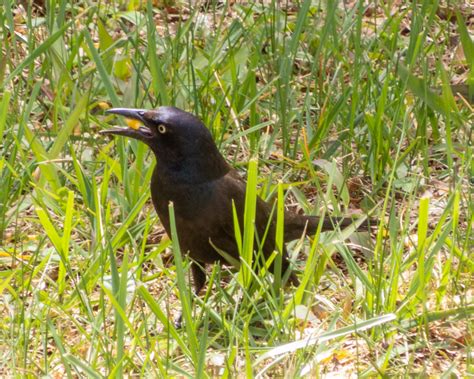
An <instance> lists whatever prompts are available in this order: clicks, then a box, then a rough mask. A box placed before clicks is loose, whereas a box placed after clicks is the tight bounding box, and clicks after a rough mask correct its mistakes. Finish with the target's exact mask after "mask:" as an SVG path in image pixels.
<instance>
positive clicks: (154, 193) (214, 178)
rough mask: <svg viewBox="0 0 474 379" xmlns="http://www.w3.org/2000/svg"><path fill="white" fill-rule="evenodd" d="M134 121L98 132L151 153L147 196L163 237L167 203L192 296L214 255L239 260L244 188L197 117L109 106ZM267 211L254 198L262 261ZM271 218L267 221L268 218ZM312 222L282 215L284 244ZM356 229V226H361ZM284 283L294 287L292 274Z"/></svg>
mask: <svg viewBox="0 0 474 379" xmlns="http://www.w3.org/2000/svg"><path fill="white" fill-rule="evenodd" d="M107 112H108V113H113V114H117V115H121V116H124V117H126V118H129V119H133V120H138V121H140V123H141V124H143V126H140V127H138V128H137V129H134V128H131V127H128V128H121V127H114V128H113V129H108V130H103V131H101V133H103V134H115V135H119V136H126V137H130V138H134V139H137V140H140V141H142V142H144V143H145V144H147V145H148V146H149V147H150V149H151V150H152V151H153V153H154V154H155V157H156V159H157V164H156V166H155V169H154V172H153V176H152V179H151V197H152V200H153V205H154V206H155V209H156V212H157V213H158V216H159V218H160V220H161V222H162V223H163V225H164V227H165V229H166V232H167V233H168V235H170V219H169V213H168V204H169V202H170V201H172V202H173V203H174V210H175V219H176V229H177V231H178V236H179V243H180V247H181V248H182V249H183V251H184V252H187V253H188V254H189V256H190V257H191V258H192V262H191V269H192V274H193V279H194V288H195V292H196V293H199V292H200V290H201V289H202V287H203V286H204V284H205V281H206V274H205V271H204V270H203V268H204V267H205V265H206V264H208V263H214V262H216V261H222V260H223V258H222V256H221V254H219V253H218V252H217V251H216V249H215V248H214V247H213V246H215V247H217V248H218V249H219V250H223V251H224V252H226V253H227V254H229V255H231V256H232V257H234V258H236V259H237V260H238V259H239V252H238V248H237V244H236V241H235V233H234V219H233V211H232V202H234V204H235V209H236V210H237V213H238V218H239V224H240V228H241V230H242V227H243V213H244V208H245V191H246V182H245V181H244V180H243V179H242V178H241V177H240V175H239V174H238V173H237V171H236V170H235V169H233V168H232V167H231V166H230V165H229V164H228V163H227V162H226V160H225V159H224V158H223V156H222V155H221V154H220V152H219V150H218V149H217V146H216V145H215V143H214V141H213V139H212V136H211V133H210V132H209V130H208V129H207V128H206V127H205V126H204V124H203V123H202V122H201V120H199V119H198V118H197V117H195V116H194V115H192V114H191V113H188V112H185V111H183V110H181V109H178V108H174V107H160V108H159V109H157V110H145V109H127V108H114V109H110V110H108V111H107ZM272 208H273V207H272V205H271V204H269V203H267V202H265V201H263V200H262V199H260V198H257V211H256V215H255V227H256V234H257V236H260V237H262V236H263V235H264V233H265V231H266V230H267V226H268V231H267V235H266V238H265V240H264V242H263V248H262V251H263V255H264V256H265V258H267V257H269V256H270V255H271V254H272V252H273V251H274V250H275V228H276V218H275V217H274V216H273V215H274V214H275V213H276V212H272ZM270 217H271V218H272V220H270V221H269V218H270ZM352 223H353V220H352V219H349V218H342V219H341V218H339V219H338V218H334V219H333V218H331V219H330V218H327V219H325V220H323V224H322V230H332V229H334V228H335V225H338V226H339V227H341V228H343V227H346V226H348V225H351V224H352ZM318 224H319V217H316V216H304V215H299V214H296V213H293V212H289V211H286V212H285V221H284V240H285V242H287V241H290V240H294V239H296V238H299V237H301V235H302V234H303V233H306V234H309V235H312V234H314V233H315V232H316V230H317V227H318ZM366 227H367V223H365V222H364V223H363V224H362V225H361V226H359V228H366ZM281 253H282V273H284V272H285V271H286V270H287V269H288V267H289V261H288V255H287V252H286V249H285V248H284V249H283V251H282V252H281ZM289 280H290V281H291V282H292V283H294V284H297V283H298V280H297V277H296V275H295V274H294V273H292V274H290V277H289Z"/></svg>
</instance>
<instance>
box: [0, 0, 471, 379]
mask: <svg viewBox="0 0 474 379" xmlns="http://www.w3.org/2000/svg"><path fill="white" fill-rule="evenodd" d="M25 3H29V2H25ZM38 3H39V2H38ZM402 3H403V4H400V5H398V8H396V5H394V4H392V3H391V2H388V3H386V4H385V3H384V4H380V5H379V4H377V3H373V2H363V1H358V2H356V3H355V4H353V5H351V6H349V5H347V4H346V3H343V2H338V1H334V0H330V1H326V2H318V1H316V2H314V1H309V0H306V1H301V2H298V3H295V4H293V3H285V4H283V3H280V2H277V1H272V2H270V3H268V4H266V5H262V4H252V3H249V4H240V3H238V2H235V3H228V2H225V3H218V2H202V3H196V4H194V5H190V4H187V3H181V2H164V3H160V4H158V5H157V4H155V2H151V1H147V2H144V3H140V4H139V3H138V2H124V1H115V2H113V3H108V2H99V3H90V2H85V1H76V2H66V1H62V0H58V1H53V2H45V5H44V6H40V7H36V6H33V5H31V4H27V5H26V7H24V6H20V5H18V4H17V2H13V1H9V0H4V2H3V8H2V11H1V12H0V33H1V37H0V39H1V40H2V44H1V50H0V54H1V55H0V83H1V87H0V88H1V92H0V136H1V137H2V142H1V144H0V267H1V270H0V294H1V297H0V299H1V303H2V307H1V308H0V309H1V323H0V326H1V328H0V341H1V342H2V343H1V344H0V346H1V347H0V349H1V351H2V352H3V354H2V358H0V367H1V369H0V372H2V373H3V374H5V375H7V376H11V375H21V376H23V375H24V376H36V375H38V374H39V375H64V376H67V377H73V376H77V375H81V376H82V375H84V376H90V377H103V376H114V377H115V376H130V375H137V376H158V377H165V376H183V377H184V376H186V377H206V376H217V375H219V376H223V377H233V376H239V375H240V376H259V377H263V376H279V375H287V376H291V377H294V376H305V375H323V374H325V373H329V374H331V373H334V372H337V371H339V372H342V373H345V374H350V373H352V374H354V373H356V374H358V375H362V376H373V375H381V376H385V375H396V376H398V375H405V374H418V373H424V372H427V373H429V374H433V375H437V374H439V373H441V372H443V373H445V374H446V375H449V374H454V375H457V376H462V375H467V374H472V373H473V366H472V329H473V324H472V314H473V311H474V305H473V301H472V296H473V293H472V277H473V273H474V262H473V257H472V251H473V236H472V225H473V222H472V221H473V214H474V212H473V210H474V206H473V204H474V202H473V197H472V196H473V195H472V190H471V187H472V176H473V170H472V167H473V160H472V159H473V158H472V125H473V122H474V118H473V112H472V93H473V85H474V84H473V83H474V79H473V78H474V61H473V56H474V55H473V54H472V52H473V51H474V43H473V40H472V28H471V29H469V28H470V27H471V26H469V24H468V23H467V18H468V17H469V12H468V9H469V5H468V4H466V7H461V6H459V7H458V5H451V4H448V5H446V6H445V5H441V4H439V3H437V2H435V3H433V2H429V1H419V2H402ZM456 41H459V42H456ZM453 51H454V53H452V52H453ZM461 52H463V54H462V53H461ZM459 85H461V86H464V87H463V88H466V89H467V90H466V91H464V93H465V96H464V97H460V96H457V94H456V93H457V89H458V88H459ZM454 89H456V91H454ZM469 99H471V100H469ZM160 105H176V106H178V107H181V108H184V109H186V110H189V111H192V112H194V113H196V114H197V115H199V117H200V118H201V119H203V121H204V122H205V124H206V125H207V126H208V127H209V129H210V130H211V132H212V135H213V137H214V139H215V140H216V143H217V144H218V146H219V148H220V150H221V152H222V154H224V156H226V157H228V160H229V162H230V163H232V164H233V165H234V166H235V167H236V168H237V169H238V170H240V171H242V174H243V175H246V169H247V164H248V163H249V162H250V163H249V166H248V167H249V168H248V179H249V186H248V191H247V199H248V201H247V208H246V210H247V212H246V215H245V228H244V229H243V230H236V237H237V239H238V240H240V241H241V249H242V257H243V259H242V261H241V262H240V265H241V269H240V271H239V272H235V271H232V270H230V269H229V268H227V267H225V266H224V267H221V266H215V267H213V268H212V271H209V272H208V279H209V280H208V285H207V290H206V293H205V294H201V296H200V297H196V296H195V295H193V293H192V291H191V290H190V289H189V287H188V286H187V284H186V283H187V282H188V280H189V261H188V259H187V257H186V256H185V254H183V253H184V252H180V250H179V244H178V240H179V236H178V237H177V238H176V236H175V235H174V234H175V233H173V236H172V237H174V238H173V242H172V243H170V241H169V240H167V239H166V238H165V239H162V238H161V236H162V234H163V229H162V228H161V226H160V224H159V221H158V219H157V217H156V215H155V213H154V211H153V210H152V206H151V204H150V201H149V189H148V185H149V184H148V183H149V181H150V177H151V173H152V170H153V167H154V161H153V158H152V156H151V155H150V153H149V151H148V149H147V148H146V147H145V146H144V145H143V144H141V143H139V142H137V141H131V140H125V139H121V138H119V139H115V140H113V141H111V140H108V139H105V138H103V137H100V136H99V135H98V133H97V132H98V131H99V130H100V129H102V128H105V127H107V126H108V125H109V124H110V123H113V122H115V120H114V119H113V118H111V117H110V116H105V115H104V113H103V110H104V108H107V107H109V106H125V107H140V108H152V107H157V106H160ZM257 159H258V161H259V163H258V165H257V163H256V162H257ZM256 196H261V197H262V198H264V199H266V200H271V201H273V200H275V199H276V200H277V202H276V204H277V206H276V208H275V212H277V213H278V215H279V217H278V220H279V223H278V226H277V237H276V238H277V241H276V242H277V246H278V247H280V249H281V246H282V241H283V230H282V223H281V215H282V212H283V203H284V202H285V203H286V204H287V205H289V206H290V207H291V208H293V209H296V208H299V209H303V210H304V211H305V212H306V213H313V214H318V215H324V214H328V213H332V214H336V215H341V214H347V213H349V212H351V211H353V210H354V209H355V210H357V211H359V212H361V213H370V214H371V216H372V217H375V218H377V219H378V220H380V221H379V225H378V228H377V232H376V233H375V234H374V235H373V236H372V237H370V236H368V235H359V234H354V233H353V229H352V230H344V231H340V230H338V231H335V232H333V233H321V232H318V233H316V235H315V236H313V238H310V239H306V240H300V241H295V242H292V243H290V244H289V246H288V248H289V252H290V256H291V259H292V261H293V262H294V266H295V267H296V268H297V270H298V271H299V278H300V281H301V284H300V286H299V287H297V288H285V289H281V287H280V285H279V284H280V282H281V281H284V280H285V278H280V277H279V276H278V275H277V276H276V277H273V276H272V275H270V274H267V267H261V266H258V265H257V268H256V269H252V266H253V265H252V263H253V262H252V253H253V251H254V249H256V248H257V249H258V247H256V246H254V243H253V242H254V238H253V233H254V231H253V229H252V221H253V217H254V211H255V210H254V208H255V207H254V202H255V199H256ZM171 210H172V209H171ZM171 214H173V213H171ZM169 249H171V251H172V254H170V253H169ZM280 251H281V250H280ZM360 252H362V253H360ZM171 255H172V256H173V257H174V260H170V259H169V258H170V256H171ZM272 259H275V264H277V265H278V264H279V263H278V262H279V259H280V257H279V255H278V254H277V253H275V255H274V257H272ZM173 262H174V263H173ZM257 263H258V262H257ZM280 264H281V261H280ZM254 268H255V267H254ZM180 309H182V310H183V320H184V327H183V328H182V329H177V328H176V327H175V325H174V323H173V320H174V318H175V317H176V314H177V313H178V312H179V310H180Z"/></svg>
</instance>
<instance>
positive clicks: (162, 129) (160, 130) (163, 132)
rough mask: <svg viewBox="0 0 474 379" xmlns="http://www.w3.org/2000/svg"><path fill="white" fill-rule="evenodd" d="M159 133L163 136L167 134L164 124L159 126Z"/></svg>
mask: <svg viewBox="0 0 474 379" xmlns="http://www.w3.org/2000/svg"><path fill="white" fill-rule="evenodd" d="M158 131H159V132H160V133H161V134H165V133H166V126H164V125H163V124H160V125H158Z"/></svg>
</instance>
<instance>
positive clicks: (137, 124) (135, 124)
mask: <svg viewBox="0 0 474 379" xmlns="http://www.w3.org/2000/svg"><path fill="white" fill-rule="evenodd" d="M125 122H126V123H127V125H128V126H129V127H130V128H132V129H135V130H137V129H138V128H139V127H140V125H141V122H140V121H138V120H132V119H130V118H126V119H125Z"/></svg>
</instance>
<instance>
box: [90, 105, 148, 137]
mask: <svg viewBox="0 0 474 379" xmlns="http://www.w3.org/2000/svg"><path fill="white" fill-rule="evenodd" d="M147 112H148V111H147V110H146V109H132V108H112V109H109V110H107V111H106V113H113V114H118V115H120V116H124V117H126V118H128V119H131V120H135V121H139V122H140V123H143V124H145V125H146V120H145V118H144V115H145V113H147ZM99 133H100V134H114V135H117V136H124V137H130V138H134V139H137V140H140V141H143V142H148V141H149V140H150V139H151V138H152V137H153V133H152V132H151V130H150V129H149V128H148V127H146V126H139V127H137V128H133V127H113V128H111V129H106V130H101V131H100V132H99Z"/></svg>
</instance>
